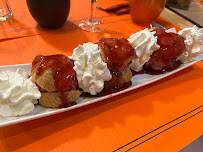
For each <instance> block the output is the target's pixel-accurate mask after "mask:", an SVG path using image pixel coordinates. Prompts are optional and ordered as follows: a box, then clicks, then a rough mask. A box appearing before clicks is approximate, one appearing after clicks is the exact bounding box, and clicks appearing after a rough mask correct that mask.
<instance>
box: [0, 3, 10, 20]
mask: <svg viewBox="0 0 203 152" xmlns="http://www.w3.org/2000/svg"><path fill="white" fill-rule="evenodd" d="M11 16H13V13H12V10H11V7H10V5H9V3H8V0H0V21H6V20H7V19H9V18H10V17H11Z"/></svg>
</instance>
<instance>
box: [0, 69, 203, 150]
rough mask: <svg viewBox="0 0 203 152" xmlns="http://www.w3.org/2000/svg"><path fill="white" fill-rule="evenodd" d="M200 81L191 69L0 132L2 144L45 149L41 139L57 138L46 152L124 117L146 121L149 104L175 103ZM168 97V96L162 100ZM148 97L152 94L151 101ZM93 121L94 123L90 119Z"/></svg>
mask: <svg viewBox="0 0 203 152" xmlns="http://www.w3.org/2000/svg"><path fill="white" fill-rule="evenodd" d="M200 77H203V70H202V69H201V68H199V67H198V66H196V65H194V66H192V67H189V68H187V69H184V70H183V71H180V72H178V73H176V74H174V75H172V76H169V77H167V78H165V79H162V80H160V81H158V82H155V83H153V84H150V85H147V86H144V87H142V88H139V89H136V90H133V91H130V92H127V93H124V94H122V95H118V96H116V97H112V98H110V99H107V100H102V101H100V102H97V103H94V104H91V105H88V106H85V107H82V108H78V109H75V110H72V111H68V112H64V113H61V114H57V115H53V116H49V117H46V118H41V119H37V120H32V121H29V122H24V123H21V124H18V125H12V126H8V127H3V128H0V136H1V140H2V144H3V145H4V147H6V148H7V150H8V151H14V150H17V149H19V148H22V147H24V146H26V145H29V144H35V142H38V144H37V145H40V144H39V142H41V144H42V145H43V146H45V145H44V144H45V143H43V140H42V139H43V138H46V137H48V136H49V138H50V137H51V136H54V137H55V136H57V138H53V139H52V140H49V141H50V143H49V144H48V146H49V149H51V148H53V149H54V148H56V147H58V146H59V145H63V144H64V143H65V142H67V141H71V140H74V139H77V138H86V137H88V136H89V135H90V134H91V132H92V131H93V130H94V129H95V128H98V127H99V128H114V127H115V126H116V125H117V124H119V125H124V124H125V123H126V122H125V120H126V118H127V117H132V116H136V115H142V116H143V117H147V116H148V115H150V114H151V113H152V112H153V102H162V103H163V102H164V103H169V102H176V98H177V96H181V94H189V93H191V91H196V89H197V86H194V85H192V80H193V79H198V78H200ZM171 79H173V80H171ZM185 82H187V84H188V83H191V85H186V86H184V87H185V88H184V91H182V89H181V88H182V87H183V86H182V85H184V83H185ZM174 86H176V90H174V88H173V87H174ZM179 86H180V87H179ZM160 90H162V91H161V92H162V94H160ZM168 93H170V95H167V98H166V94H168ZM150 94H153V99H152V98H151V96H150ZM130 107H131V108H132V107H133V110H132V109H131V110H129V108H130ZM101 114H102V116H100V115H101ZM93 117H94V122H92V120H91V119H90V118H93ZM135 119H136V117H135ZM135 121H136V120H135ZM66 129H67V130H66ZM13 130H15V132H13ZM65 131H67V132H66V133H65V134H66V136H64V135H63V136H60V134H61V133H63V132H65ZM68 131H70V133H68ZM57 133H58V135H57ZM24 138H26V139H24ZM40 140H41V141H40ZM50 146H51V147H50Z"/></svg>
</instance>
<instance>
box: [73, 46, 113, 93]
mask: <svg viewBox="0 0 203 152" xmlns="http://www.w3.org/2000/svg"><path fill="white" fill-rule="evenodd" d="M100 53H101V50H100V49H99V47H98V45H97V44H93V43H90V42H88V43H84V44H83V45H79V46H78V47H77V48H75V49H74V51H73V55H72V57H71V58H72V59H73V60H74V67H73V68H74V70H75V72H76V76H77V79H78V83H79V87H80V88H82V89H83V91H84V92H89V93H90V94H91V95H96V94H97V93H99V92H101V91H102V90H103V88H104V81H109V80H111V79H112V75H111V73H110V71H109V69H108V68H107V63H105V62H103V61H102V58H101V55H100Z"/></svg>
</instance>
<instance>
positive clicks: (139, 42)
mask: <svg viewBox="0 0 203 152" xmlns="http://www.w3.org/2000/svg"><path fill="white" fill-rule="evenodd" d="M155 33H156V31H154V32H149V30H148V29H147V28H146V29H144V30H142V31H140V32H137V33H135V34H132V35H131V36H130V38H129V39H128V40H129V42H130V43H131V45H132V46H133V47H134V49H135V51H136V54H137V57H138V58H134V59H133V60H132V63H131V65H130V68H131V69H132V70H134V71H140V70H142V68H143V65H144V64H145V63H146V62H147V61H149V59H150V56H151V55H152V53H153V52H154V51H156V50H158V49H159V48H160V46H159V45H158V44H157V36H154V34H155Z"/></svg>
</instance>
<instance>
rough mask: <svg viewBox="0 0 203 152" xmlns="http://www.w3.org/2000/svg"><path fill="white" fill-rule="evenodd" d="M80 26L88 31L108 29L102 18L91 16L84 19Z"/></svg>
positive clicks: (94, 31)
mask: <svg viewBox="0 0 203 152" xmlns="http://www.w3.org/2000/svg"><path fill="white" fill-rule="evenodd" d="M79 27H80V28H81V29H82V30H84V31H88V32H90V33H96V32H101V31H103V30H105V29H106V26H105V24H104V22H103V21H102V20H98V19H90V18H88V19H85V20H82V21H81V22H80V24H79Z"/></svg>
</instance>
